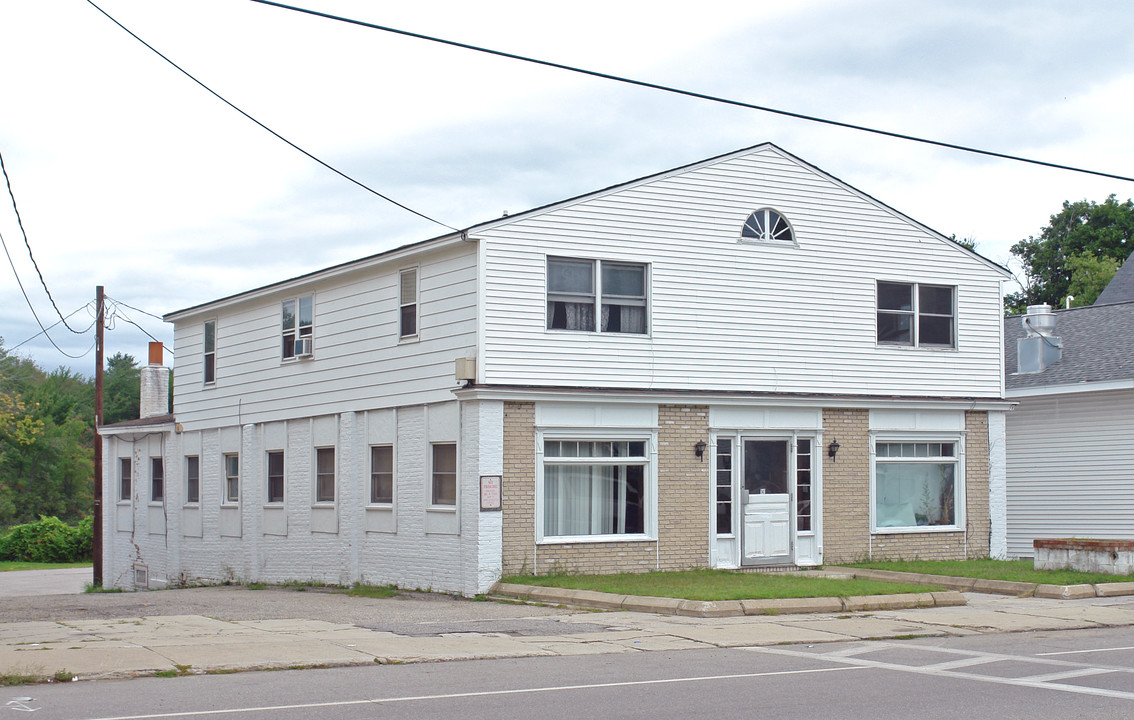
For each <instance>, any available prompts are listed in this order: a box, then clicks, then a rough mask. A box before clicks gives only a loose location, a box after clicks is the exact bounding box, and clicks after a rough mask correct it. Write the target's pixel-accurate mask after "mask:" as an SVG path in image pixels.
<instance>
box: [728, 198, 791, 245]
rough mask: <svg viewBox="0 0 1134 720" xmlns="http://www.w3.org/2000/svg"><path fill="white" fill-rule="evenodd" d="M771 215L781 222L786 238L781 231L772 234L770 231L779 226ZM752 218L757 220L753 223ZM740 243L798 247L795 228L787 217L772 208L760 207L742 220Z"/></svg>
mask: <svg viewBox="0 0 1134 720" xmlns="http://www.w3.org/2000/svg"><path fill="white" fill-rule="evenodd" d="M773 215H774V216H775V217H776V218H777V219H779V220H782V221H783V225H784V226H785V227H786V231H787V237H786V238H785V237H784V236H783V235H784V230H783V229H781V230H780V231H779V232H778V233H775V234H773V232H772V231H773V230H775V229H776V227H777V226H779V224H778V223H777V222H776V221H775V220H774V219H773V218H772V216H773ZM753 218H756V219H757V222H756V223H753ZM757 231H759V234H757ZM740 242H742V243H745V244H752V245H794V246H797V247H798V245H799V243H797V242H796V240H795V226H793V225H792V224H791V221H790V220H788V219H787V215H784V214H783V213H782V212H780V211H779V210H777V209H775V208H772V207H762V208H760V209H759V210H754V211H752V212H750V213H748V217H746V218H745V219H744V225H743V226H741V228H740Z"/></svg>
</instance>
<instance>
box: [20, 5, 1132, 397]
mask: <svg viewBox="0 0 1134 720" xmlns="http://www.w3.org/2000/svg"><path fill="white" fill-rule="evenodd" d="M96 1H97V2H98V4H99V5H100V6H101V7H102V8H103V9H104V10H105V11H106V12H107V13H109V14H110V15H112V16H114V17H115V18H116V19H117V20H118V21H119V22H121V23H122V24H123V25H125V26H126V27H128V28H130V29H131V30H132V31H133V32H134V33H136V34H137V35H138V36H140V37H141V38H142V39H144V40H145V41H146V42H148V43H149V44H151V45H153V46H154V47H155V48H156V49H157V50H159V51H161V52H162V53H164V54H165V55H166V56H168V57H169V58H171V59H172V60H173V61H174V62H177V63H178V64H180V65H181V66H182V67H183V68H185V69H186V70H187V71H188V72H190V73H192V74H193V75H195V76H196V77H197V78H198V79H199V80H201V81H202V82H204V83H205V84H206V85H209V86H210V87H212V89H213V90H215V91H216V92H218V93H220V94H221V95H223V96H224V97H226V98H227V99H228V100H229V101H230V102H232V103H233V104H235V105H237V106H238V107H240V108H241V109H243V110H244V111H246V112H248V113H249V114H251V115H252V116H254V117H256V118H257V119H258V120H260V121H261V122H263V123H265V124H266V125H268V126H269V127H271V128H273V129H274V130H275V131H277V132H278V133H280V134H281V135H283V136H285V137H287V138H288V139H289V140H291V141H293V142H294V143H296V144H297V145H299V146H301V147H303V148H304V149H306V150H307V151H309V152H310V153H312V154H313V155H316V156H317V157H319V158H321V159H322V160H324V161H325V162H327V163H328V164H330V165H333V166H334V167H336V168H338V169H340V170H342V171H343V172H345V173H347V174H349V175H352V176H354V177H356V178H358V179H359V180H360V181H362V182H364V183H366V184H367V185H369V186H370V187H372V188H374V189H376V190H378V191H379V192H382V193H384V194H386V195H388V196H390V197H392V198H394V199H396V200H397V201H399V202H401V203H403V204H405V205H408V206H410V207H412V208H414V209H415V210H418V211H420V212H421V213H424V214H425V215H428V216H430V217H433V218H436V219H438V220H440V221H442V222H444V223H447V224H448V225H451V226H454V227H458V228H461V227H466V226H468V225H471V224H474V223H476V222H480V221H484V220H489V219H492V218H495V217H499V216H500V215H501V213H503V212H505V211H507V212H510V213H516V212H519V211H522V210H525V209H528V208H531V207H536V206H539V205H543V204H546V203H549V202H554V201H556V200H560V199H564V198H567V197H570V196H573V195H577V194H581V193H585V192H588V191H591V190H596V189H599V188H602V187H606V186H608V185H611V184H615V183H619V182H623V181H627V180H631V179H634V178H637V177H641V176H643V175H647V174H651V173H654V172H659V171H662V170H666V169H669V168H671V167H675V166H678V165H683V164H686V163H690V162H695V161H697V160H700V159H703V158H706V157H710V156H713V155H717V154H721V153H725V152H729V151H732V150H736V149H740V148H743V147H747V146H750V145H755V144H758V143H761V142H765V141H770V142H774V143H776V144H777V145H779V146H781V147H783V148H784V149H785V150H787V151H789V152H792V153H794V154H796V155H798V156H799V157H801V158H803V159H804V160H806V161H808V162H810V163H812V164H814V165H816V166H818V167H819V168H821V169H823V170H825V171H827V172H829V173H831V174H832V175H834V176H836V177H838V178H839V179H841V180H843V181H844V182H846V183H848V184H850V185H852V186H854V187H856V188H858V189H860V190H862V191H864V192H866V193H869V194H870V195H872V196H874V197H876V198H878V199H879V200H881V201H882V202H885V203H887V204H889V205H890V206H892V207H894V208H896V209H897V210H899V211H901V212H903V213H905V214H907V215H909V216H911V217H913V218H914V219H916V220H918V221H920V222H922V223H924V224H926V225H928V226H929V227H931V228H933V229H935V230H938V231H940V232H942V233H944V234H946V235H950V234H956V236H957V237H958V238H972V239H974V240H976V242H977V250H978V252H980V253H982V254H983V255H985V256H986V257H988V258H990V259H992V260H994V261H996V262H999V263H1001V264H1006V263H1008V262H1009V260H1010V258H1011V255H1010V253H1009V248H1010V247H1011V245H1012V244H1013V243H1014V242H1016V241H1018V240H1020V239H1023V238H1025V237H1028V236H1029V235H1033V234H1036V233H1037V232H1038V231H1039V230H1040V228H1042V227H1043V225H1045V224H1046V223H1047V221H1048V218H1049V216H1050V215H1051V214H1053V213H1055V212H1058V210H1059V208H1060V206H1061V204H1062V202H1063V201H1064V200H1081V199H1084V198H1086V199H1090V200H1095V201H1101V200H1103V199H1104V198H1105V197H1106V196H1107V195H1109V194H1111V193H1115V194H1117V195H1118V197H1119V199H1121V200H1125V199H1126V198H1129V197H1131V196H1134V183H1130V182H1123V181H1118V180H1108V179H1103V178H1097V177H1091V176H1088V175H1082V174H1077V173H1073V172H1067V171H1061V170H1053V169H1046V168H1041V167H1036V166H1033V165H1025V164H1021V163H1017V162H1011V161H1006V160H998V159H993V158H987V157H980V156H975V155H971V154H967V153H961V152H957V151H953V150H947V149H941V148H932V147H927V146H924V145H919V144H915V143H910V142H906V141H902V140H895V139H887V138H881V137H877V136H873V135H868V134H864V133H861V132H856V131H852V130H847V129H840V128H835V127H830V126H825V125H820V124H816V123H811V122H807V121H803V120H795V119H790V118H784V117H780V116H776V115H771V114H768V113H762V112H758V111H753V110H746V109H740V108H735V107H728V106H723V105H718V104H712V103H708V102H705V101H700V100H695V99H691V98H683V97H677V96H673V95H668V94H664V93H660V92H657V91H654V90H648V89H642V88H634V87H629V86H625V85H621V84H616V83H612V82H610V81H606V80H601V79H595V78H587V77H583V76H580V75H576V74H572V73H567V72H563V71H560V70H555V69H550V68H543V67H536V66H532V65H527V64H523V63H518V62H516V61H513V60H507V59H502V58H496V57H489V56H485V55H481V54H477V53H472V52H469V51H466V50H461V49H456V48H451V47H444V46H440V45H437V44H434V43H428V42H424V41H421V40H416V39H411V38H406V37H401V36H396V35H392V34H389V33H384V32H379V31H376V30H372V29H366V28H361V27H357V26H351V25H347V24H343V23H339V22H335V21H330V20H326V19H321V18H316V17H311V16H307V15H302V14H299V13H295V12H292V11H288V10H281V9H278V8H274V7H268V6H264V5H261V4H257V3H253V2H248V1H246V0H96ZM296 4H300V5H303V6H304V7H308V8H311V9H316V10H319V11H322V12H327V13H331V14H335V15H342V16H346V17H351V18H355V19H359V20H364V21H366V22H371V23H375V24H380V25H386V26H391V27H396V28H400V29H405V30H410V31H414V32H418V33H422V34H426V35H435V36H440V37H443V38H447V39H452V40H457V41H462V42H467V43H470V44H476V45H483V46H487V47H491V48H494V49H499V50H503V51H507V52H512V53H516V54H521V55H529V56H534V57H538V58H542V59H547V60H551V61H555V62H559V63H564V64H569V65H575V66H581V67H584V68H587V69H592V70H598V71H602V72H606V73H611V74H617V75H624V76H629V77H632V78H637V79H642V80H646V81H650V82H654V83H659V84H666V85H673V86H677V87H681V88H685V89H689V90H694V91H698V92H703V93H709V94H715V95H720V96H724V97H728V98H732V99H736V100H741V101H745V102H750V103H755V104H760V105H765V106H770V107H775V108H781V109H785V110H791V111H794V112H798V113H804V114H809V115H816V116H822V117H826V118H832V119H836V120H840V121H843V122H849V123H854V124H859V125H867V126H872V127H877V128H882V129H887V130H891V131H895V132H900V133H906V134H911V135H918V136H924V137H928V138H933V139H937V140H942V141H947V142H951V143H956V144H961V145H971V146H976V147H980V148H983V149H988V150H994V151H997V152H1002V153H1007V154H1012V155H1021V156H1027V157H1031V158H1036V159H1041V160H1046V161H1050V162H1056V163H1061V164H1067V165H1074V166H1080V167H1086V168H1090V169H1094V170H1100V171H1104V172H1110V173H1116V174H1119V175H1134V132H1132V129H1134V8H1132V7H1131V5H1130V3H1129V2H1128V1H1122V0H1119V1H1116V2H1090V1H1089V0H1087V1H1085V2H1074V3H1071V2H1066V1H1060V2H1034V1H1031V0H1029V1H1027V2H1008V1H1000V0H998V1H996V2H989V1H988V0H976V1H965V0H951V1H950V2H937V3H929V2H910V1H908V0H879V1H877V2H857V3H855V2H824V1H820V0H816V1H812V2H804V1H799V0H793V1H791V2H788V1H786V0H783V1H780V2H771V1H767V0H744V1H741V2H714V1H713V0H701V1H700V2H697V3H680V4H679V3H672V4H666V3H659V2H657V1H656V0H654V1H653V2H641V3H637V2H624V3H620V2H611V1H610V0H605V1H604V2H589V1H582V2H580V1H578V0H573V1H572V2H569V3H568V2H564V3H558V2H546V3H532V2H493V1H492V0H480V1H479V2H468V1H467V0H465V1H463V2H413V3H411V2H406V1H404V0H403V1H402V2H390V3H387V2H376V1H362V0H304V1H303V2H300V0H296ZM0 153H2V154H3V157H4V161H5V164H6V167H7V170H8V174H9V176H10V179H11V184H12V189H13V191H14V192H15V196H16V200H17V202H18V203H19V209H20V213H21V216H22V218H23V223H24V228H25V229H26V231H27V236H28V239H29V241H30V243H31V247H32V250H33V251H34V254H35V258H36V260H37V261H38V264H39V269H40V270H41V271H42V273H43V277H44V279H45V281H46V283H47V285H48V287H49V288H50V290H51V292H52V294H53V295H54V297H55V301H56V303H57V304H58V306H59V309H60V310H61V311H62V312H63V314H65V315H66V314H69V313H72V312H75V311H78V312H77V313H76V314H75V315H73V316H72V318H71V321H70V323H71V325H72V326H74V327H76V329H79V330H84V329H87V328H88V326H89V325H91V323H92V316H91V314H90V311H89V310H88V309H85V308H84V306H85V305H87V304H88V303H91V302H92V301H93V297H94V292H95V286H96V285H100V284H101V285H104V286H106V292H107V294H108V295H109V296H110V297H111V298H113V299H114V300H116V301H120V302H122V303H126V304H128V305H131V306H133V307H134V308H138V309H140V310H143V311H146V312H149V313H153V314H155V315H159V316H160V315H162V314H164V313H166V312H170V311H172V310H177V309H181V308H184V307H188V306H191V305H195V304H198V303H202V302H206V301H208V300H212V299H216V298H219V297H223V296H226V295H230V294H233V293H236V292H240V291H242V290H247V289H251V288H254V287H257V286H260V285H264V284H267V283H270V282H274V281H276V280H280V279H284V278H287V277H292V276H295V275H298V274H302V273H305V272H309V271H312V270H316V269H318V268H321V267H325V266H328V265H332V264H335V263H339V262H343V261H346V260H350V259H353V258H357V257H361V256H364V255H369V254H372V253H376V252H380V251H382V250H386V249H389V248H392V247H396V246H398V245H401V244H405V243H407V242H413V241H417V240H423V239H426V238H429V237H434V236H436V235H438V234H441V233H442V232H443V231H444V228H442V227H440V226H438V225H434V224H432V223H430V222H427V221H425V220H422V219H421V218H418V217H416V216H414V215H411V214H409V213H407V212H405V211H404V210H401V209H399V208H397V207H395V206H393V205H390V204H388V203H386V202H384V201H383V200H381V199H379V198H377V197H375V196H373V195H371V194H369V193H367V192H365V191H364V190H362V189H360V188H358V187H357V186H355V185H352V184H351V183H349V182H347V181H346V180H343V179H342V178H340V177H338V176H336V175H334V174H333V173H331V172H330V171H328V170H327V169H325V168H323V167H321V166H319V165H318V164H316V163H315V162H313V161H311V160H310V159H308V158H306V157H304V156H302V155H301V154H299V153H298V152H296V151H295V150H293V149H292V148H290V147H288V146H286V145H284V144H283V143H282V142H280V141H279V140H277V139H276V138H274V137H272V136H271V135H269V134H268V133H266V132H265V131H264V130H262V129H260V128H258V127H256V126H255V125H253V124H252V123H251V122H249V121H248V120H247V119H245V118H244V117H242V116H240V115H239V114H238V113H236V112H235V111H233V110H232V109H231V108H229V107H227V106H225V105H224V104H222V103H221V102H220V101H219V100H217V99H216V98H214V97H213V96H211V95H209V94H208V93H207V92H206V91H205V90H203V89H202V88H200V87H199V86H197V85H196V84H194V83H193V82H192V81H191V80H189V79H188V78H186V77H185V76H184V75H182V74H180V73H179V72H177V71H176V70H175V69H174V68H173V67H171V66H170V65H168V64H167V63H166V62H165V61H164V60H162V59H161V58H159V57H158V56H156V55H155V54H154V53H152V52H151V51H150V50H148V49H146V48H145V47H144V46H143V45H141V44H139V43H138V42H137V41H136V40H135V39H133V38H131V37H130V36H129V35H127V34H126V33H125V32H123V31H122V30H121V29H120V28H118V27H117V26H115V25H114V24H113V23H112V22H111V21H110V20H108V19H107V18H106V17H105V16H103V15H102V14H100V13H99V12H98V11H97V10H96V9H95V8H94V7H92V6H91V5H90V4H88V3H87V2H85V1H84V0H39V1H37V2H31V1H28V0H0ZM0 234H2V235H3V238H4V240H5V242H6V243H7V247H8V250H9V252H10V253H11V256H12V260H13V261H14V263H15V268H16V273H17V274H18V276H19V278H20V280H21V281H22V283H23V285H24V288H25V290H26V291H27V293H28V296H29V297H30V299H31V303H32V305H33V306H34V308H35V310H36V312H37V313H38V314H39V317H40V319H41V320H42V321H43V322H44V324H45V325H50V324H52V323H55V322H57V321H58V316H57V315H56V314H55V311H54V310H53V309H52V308H51V305H50V303H49V302H48V299H47V296H46V294H45V292H44V290H43V287H42V286H41V285H40V283H39V280H38V278H37V277H36V274H35V270H34V268H33V267H32V264H31V261H30V259H29V256H28V251H27V248H26V247H25V246H24V241H23V237H22V235H21V233H20V229H19V227H18V225H17V223H16V218H15V215H14V213H13V212H12V209H11V204H10V201H9V199H8V198H7V197H6V193H4V191H3V188H2V186H0ZM0 264H2V265H4V267H2V268H0V278H3V279H2V280H0V336H2V337H3V339H4V347H5V348H8V349H12V348H13V347H15V346H16V345H18V344H19V348H18V350H17V352H18V353H21V354H25V355H28V356H31V357H33V358H34V359H35V360H36V361H37V362H38V363H39V364H40V365H41V366H42V367H45V368H47V369H52V368H55V367H57V366H59V365H67V366H69V367H72V368H74V369H75V370H77V371H79V372H82V373H83V374H85V375H90V374H91V373H92V372H93V367H94V356H93V353H89V354H86V355H84V353H87V352H88V350H89V349H90V348H91V346H92V344H93V331H91V332H87V333H86V334H84V335H81V336H80V335H74V334H72V333H71V332H69V331H67V330H66V329H65V328H63V326H62V325H60V326H57V327H55V328H53V329H51V331H50V334H51V337H52V338H53V339H54V340H55V341H56V342H57V343H58V344H59V346H60V347H62V348H63V349H64V350H65V351H67V352H68V353H70V354H72V355H80V356H82V357H80V358H78V359H70V358H68V357H66V356H64V355H63V354H61V353H59V352H58V351H56V350H55V348H53V347H52V346H51V344H50V343H49V342H48V341H47V340H46V339H45V338H44V337H43V336H42V335H41V336H39V337H36V338H34V339H31V340H29V338H32V337H33V336H34V335H35V334H36V333H38V332H39V327H38V326H37V325H36V322H35V319H34V318H33V317H32V314H31V311H30V310H29V309H28V305H27V303H26V302H25V301H24V298H23V297H22V296H21V294H20V290H19V288H18V285H17V283H16V280H15V277H14V276H13V274H12V271H11V269H10V268H9V267H7V259H6V258H0ZM1013 289H1015V288H1014V287H1011V286H1006V287H1005V290H1006V291H1011V290H1013ZM116 314H117V316H118V317H116V318H115V320H114V322H113V327H112V329H111V330H110V331H109V333H108V335H107V344H106V350H107V353H108V356H109V355H110V354H113V353H115V352H126V353H130V354H132V355H134V356H135V357H137V358H139V359H144V358H145V355H146V345H145V343H146V342H147V341H148V338H147V337H146V336H145V335H143V334H142V333H141V332H140V331H138V330H136V329H135V328H133V327H132V326H130V325H129V324H128V323H127V322H126V319H129V320H133V321H135V322H137V323H138V324H140V325H142V326H143V327H144V328H146V330H148V331H149V332H150V333H152V334H153V335H155V336H156V337H158V338H159V339H161V340H162V341H164V342H165V343H166V345H167V346H169V347H171V348H172V328H171V326H169V325H166V324H165V323H163V322H161V321H160V320H157V319H155V318H153V317H150V316H148V315H145V314H143V313H142V312H139V311H137V310H131V309H129V308H126V307H122V306H118V308H117V310H116ZM25 341H27V342H25ZM20 343H23V344H20ZM167 364H172V361H171V359H170V358H167Z"/></svg>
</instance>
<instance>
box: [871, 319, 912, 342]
mask: <svg viewBox="0 0 1134 720" xmlns="http://www.w3.org/2000/svg"><path fill="white" fill-rule="evenodd" d="M910 317H911V316H910V315H898V314H895V313H884V312H880V313H878V342H881V343H901V344H903V345H912V344H913V337H912V334H911V333H910Z"/></svg>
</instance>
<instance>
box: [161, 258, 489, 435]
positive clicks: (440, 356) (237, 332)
mask: <svg viewBox="0 0 1134 720" xmlns="http://www.w3.org/2000/svg"><path fill="white" fill-rule="evenodd" d="M407 267H417V268H418V289H419V298H420V300H419V303H418V312H419V317H418V325H419V333H418V338H417V339H413V340H401V339H400V338H399V325H398V317H399V302H398V298H399V295H398V274H399V271H400V270H401V269H404V268H407ZM476 288H477V279H476V248H475V246H474V245H473V244H472V243H462V244H458V245H450V246H447V247H444V248H440V249H433V250H427V251H423V252H421V253H418V254H417V255H414V256H413V257H410V258H406V257H399V258H391V259H390V260H389V261H388V262H382V263H378V264H362V265H360V266H359V268H357V269H355V270H353V271H351V272H346V273H340V274H332V275H330V276H327V277H324V276H322V275H320V274H316V275H315V276H313V277H312V278H310V279H308V280H306V281H303V282H300V283H292V284H284V285H283V286H282V287H281V288H280V289H279V290H278V291H264V292H255V293H250V294H249V297H248V298H246V299H243V300H238V301H235V302H218V303H214V306H215V307H216V308H218V309H216V310H213V309H211V307H212V306H207V307H204V308H201V309H199V310H194V311H191V312H186V313H179V314H178V315H177V318H178V319H177V320H176V321H175V323H174V342H175V345H176V355H177V361H176V366H175V372H174V403H175V407H174V410H175V413H176V415H177V420H178V422H180V423H182V425H183V426H184V427H185V429H186V430H195V429H202V428H211V427H218V426H221V425H238V424H242V423H262V422H269V421H277V420H286V419H295V418H303V417H314V416H319V415H333V414H337V413H341V412H346V411H353V412H360V411H364V410H371V409H377V408H388V407H397V406H401V405H412V404H418V403H424V402H442V401H446V400H451V399H452V393H451V390H452V389H454V388H455V387H457V382H456V381H455V379H454V377H453V362H454V360H455V359H456V358H459V357H467V356H475V355H476V300H477V293H476ZM304 295H312V296H313V297H314V313H315V317H314V333H313V334H314V338H315V340H314V357H312V358H310V359H302V360H288V361H284V360H282V359H281V329H280V319H281V303H282V302H283V301H284V300H286V299H289V298H295V297H299V296H304ZM206 320H215V321H216V382H215V383H213V384H211V385H204V384H203V381H204V374H203V373H204V370H203V357H204V344H203V343H204V322H205V321H206Z"/></svg>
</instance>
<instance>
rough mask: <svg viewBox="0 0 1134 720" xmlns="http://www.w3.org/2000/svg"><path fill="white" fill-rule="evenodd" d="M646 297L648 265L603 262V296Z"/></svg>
mask: <svg viewBox="0 0 1134 720" xmlns="http://www.w3.org/2000/svg"><path fill="white" fill-rule="evenodd" d="M608 295H619V296H622V297H634V298H643V299H644V298H645V297H646V266H645V265H620V264H618V263H609V262H604V263H603V264H602V296H603V297H604V298H605V297H607V296H608Z"/></svg>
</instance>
